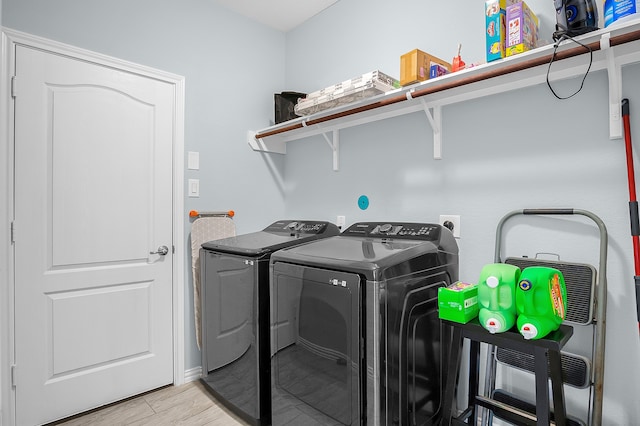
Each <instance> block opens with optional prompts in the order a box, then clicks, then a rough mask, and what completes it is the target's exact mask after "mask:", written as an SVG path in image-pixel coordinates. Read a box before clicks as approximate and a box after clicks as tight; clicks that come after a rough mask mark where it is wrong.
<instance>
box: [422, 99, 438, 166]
mask: <svg viewBox="0 0 640 426" xmlns="http://www.w3.org/2000/svg"><path fill="white" fill-rule="evenodd" d="M420 103H422V108H423V109H424V113H425V114H426V115H427V119H428V120H429V124H430V125H431V129H432V130H433V159H434V160H442V107H441V106H434V107H433V108H429V105H427V101H425V100H424V99H422V98H420ZM431 111H433V112H431Z"/></svg>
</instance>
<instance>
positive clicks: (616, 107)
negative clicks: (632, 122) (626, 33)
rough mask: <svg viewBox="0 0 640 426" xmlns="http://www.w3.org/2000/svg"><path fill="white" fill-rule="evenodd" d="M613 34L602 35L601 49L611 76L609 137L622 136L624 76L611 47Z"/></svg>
mask: <svg viewBox="0 0 640 426" xmlns="http://www.w3.org/2000/svg"><path fill="white" fill-rule="evenodd" d="M610 39H611V34H610V33H605V34H602V37H600V49H601V50H603V51H604V52H605V55H606V59H607V74H608V77H609V138H610V139H621V138H622V112H621V106H620V103H621V101H622V78H621V72H622V71H621V69H620V65H618V64H617V63H616V58H615V56H614V54H613V49H612V48H611V43H610Z"/></svg>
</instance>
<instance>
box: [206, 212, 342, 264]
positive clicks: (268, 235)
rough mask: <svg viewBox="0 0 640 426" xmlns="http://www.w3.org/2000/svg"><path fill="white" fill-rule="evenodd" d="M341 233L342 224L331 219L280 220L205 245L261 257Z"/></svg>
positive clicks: (210, 248)
mask: <svg viewBox="0 0 640 426" xmlns="http://www.w3.org/2000/svg"><path fill="white" fill-rule="evenodd" d="M338 233H339V230H338V227H337V226H336V225H334V224H332V223H329V222H317V221H300V220H297V221H296V220H280V221H277V222H274V223H272V224H271V225H269V226H267V227H266V228H265V229H263V230H262V231H258V232H252V233H249V234H242V235H237V236H235V237H228V238H222V239H219V240H213V241H208V242H206V243H204V244H202V248H204V249H206V250H212V251H218V252H224V253H233V254H242V255H247V256H259V255H263V254H265V253H271V252H274V251H276V250H279V249H281V248H285V247H290V246H292V245H297V244H301V243H304V242H307V241H313V240H316V239H319V238H325V237H329V236H332V235H337V234H338Z"/></svg>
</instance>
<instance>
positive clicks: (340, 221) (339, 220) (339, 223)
mask: <svg viewBox="0 0 640 426" xmlns="http://www.w3.org/2000/svg"><path fill="white" fill-rule="evenodd" d="M346 222H347V218H346V217H344V216H338V218H337V219H336V226H337V227H338V228H339V229H340V230H342V228H344V225H345V223H346Z"/></svg>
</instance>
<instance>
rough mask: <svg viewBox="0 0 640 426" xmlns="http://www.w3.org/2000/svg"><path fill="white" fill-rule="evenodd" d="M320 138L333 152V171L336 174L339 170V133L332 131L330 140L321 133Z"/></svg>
mask: <svg viewBox="0 0 640 426" xmlns="http://www.w3.org/2000/svg"><path fill="white" fill-rule="evenodd" d="M322 136H323V137H324V140H326V141H327V143H328V144H329V148H331V151H332V152H333V171H334V172H337V171H338V170H340V131H338V130H334V131H333V137H332V138H331V139H329V137H328V136H327V134H326V133H323V134H322Z"/></svg>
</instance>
